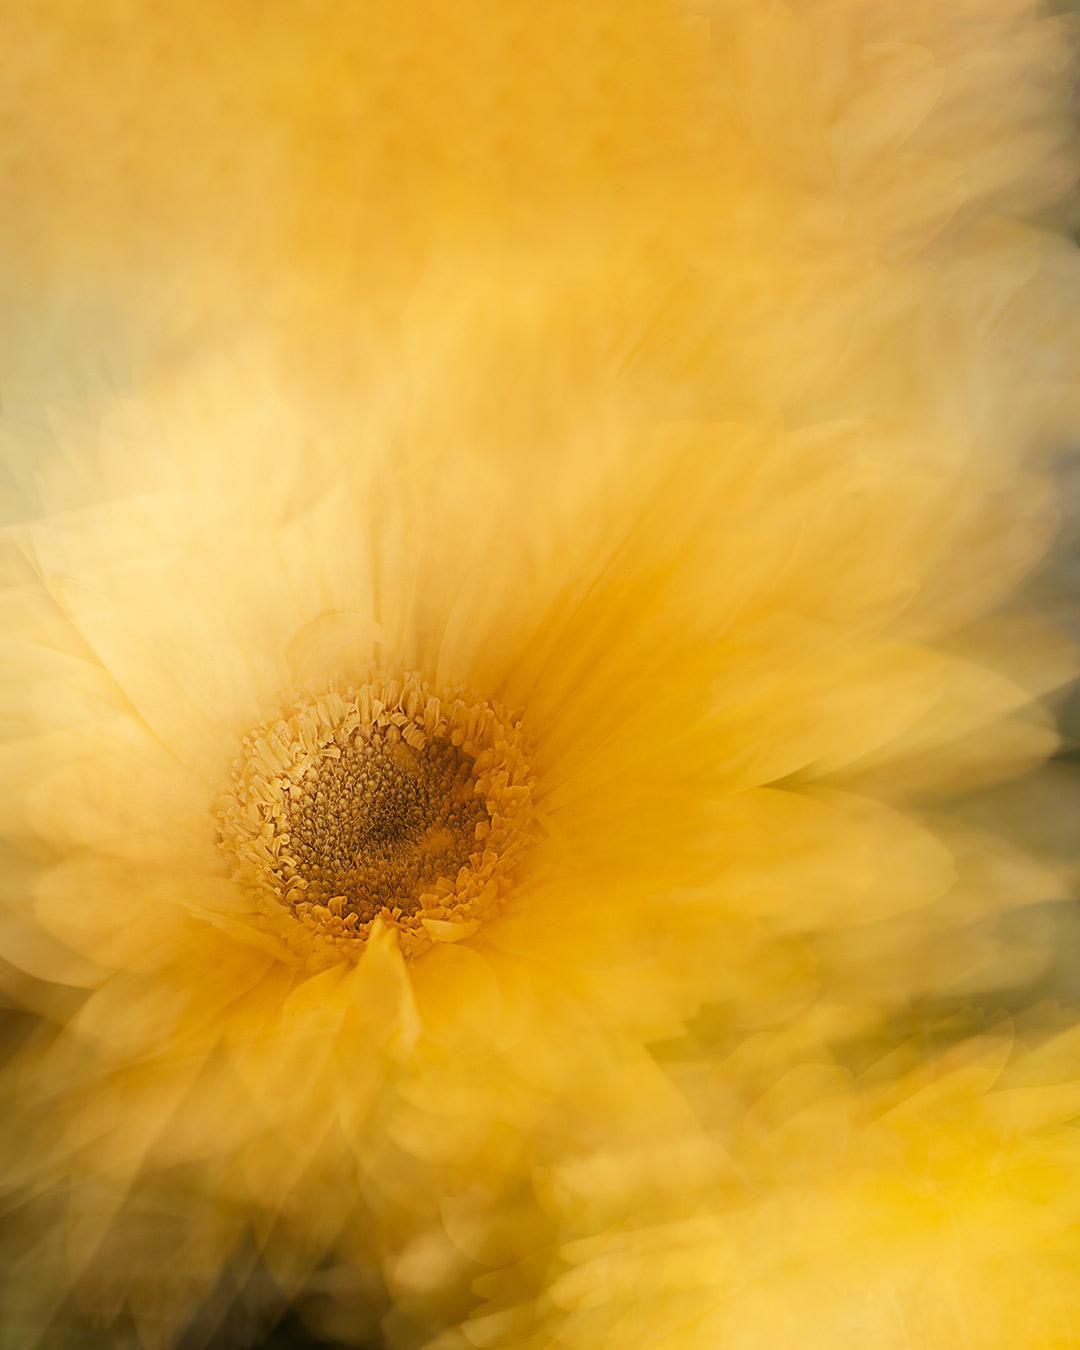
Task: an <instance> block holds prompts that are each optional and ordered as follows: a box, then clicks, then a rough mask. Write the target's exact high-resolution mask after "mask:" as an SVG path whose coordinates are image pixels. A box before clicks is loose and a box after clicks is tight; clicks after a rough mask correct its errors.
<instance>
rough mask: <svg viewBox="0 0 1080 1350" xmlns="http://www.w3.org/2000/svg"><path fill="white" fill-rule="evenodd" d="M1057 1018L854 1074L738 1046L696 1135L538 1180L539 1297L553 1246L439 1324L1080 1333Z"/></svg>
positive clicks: (1071, 1060) (1042, 1016)
mask: <svg viewBox="0 0 1080 1350" xmlns="http://www.w3.org/2000/svg"><path fill="white" fill-rule="evenodd" d="M1054 1020H1055V1014H1054V1013H1049V1014H1048V1013H1047V1010H1046V1009H1042V1010H1040V1011H1039V1013H1038V1014H1037V1015H1036V1016H1035V1017H1034V1018H1028V1019H1027V1021H1028V1026H1027V1027H1026V1028H1025V1032H1026V1034H1024V1033H1023V1032H1022V1033H1021V1034H1016V1032H1014V1028H1013V1026H1012V1025H1011V1023H1010V1022H1009V1020H1008V1019H999V1020H997V1021H996V1022H995V1023H992V1024H991V1025H989V1026H987V1027H986V1028H984V1029H983V1030H982V1031H981V1032H978V1033H975V1034H973V1029H972V1028H971V1026H970V1025H969V1026H968V1027H966V1028H964V1029H963V1030H964V1031H965V1032H966V1034H965V1035H964V1036H963V1038H962V1039H961V1038H960V1034H959V1033H960V1031H961V1028H959V1027H957V1026H952V1027H946V1026H945V1025H944V1024H942V1025H940V1026H939V1027H937V1028H935V1031H936V1032H937V1033H938V1035H941V1036H943V1037H944V1038H945V1039H946V1040H954V1041H955V1043H954V1044H953V1045H952V1046H951V1047H950V1048H949V1049H947V1050H945V1051H939V1052H937V1053H934V1052H930V1053H928V1046H927V1038H926V1037H925V1036H924V1035H920V1036H919V1037H918V1038H917V1039H916V1040H914V1041H908V1042H906V1043H901V1044H900V1045H899V1046H897V1048H896V1050H894V1051H893V1053H892V1054H891V1055H889V1056H888V1057H886V1058H883V1059H881V1060H878V1061H877V1062H876V1063H874V1064H873V1065H871V1066H870V1067H869V1068H867V1069H865V1070H863V1071H862V1072H860V1073H858V1074H857V1075H856V1076H854V1077H852V1075H851V1073H850V1072H848V1071H845V1069H844V1068H843V1067H841V1065H839V1064H838V1063H835V1062H833V1063H831V1064H830V1063H826V1062H824V1059H823V1058H820V1057H817V1056H815V1057H811V1058H807V1059H804V1060H803V1062H802V1063H797V1064H795V1065H793V1066H791V1067H788V1068H786V1069H781V1067H780V1065H779V1063H778V1061H777V1059H776V1058H775V1051H776V1049H777V1045H776V1043H775V1041H774V1043H773V1044H772V1045H767V1044H762V1041H761V1040H759V1042H758V1044H757V1045H756V1046H755V1047H754V1053H753V1054H751V1053H749V1047H748V1046H747V1047H743V1049H742V1050H741V1051H739V1052H736V1053H735V1054H733V1055H731V1056H729V1057H726V1058H724V1057H720V1062H718V1063H715V1064H714V1065H713V1067H712V1068H711V1070H709V1071H708V1072H707V1073H703V1074H702V1075H701V1077H700V1081H699V1083H698V1091H697V1093H696V1094H695V1095H696V1106H697V1108H698V1111H699V1112H700V1118H701V1120H702V1128H701V1129H700V1130H699V1131H698V1132H697V1133H694V1132H689V1131H688V1132H686V1133H684V1134H683V1135H682V1136H681V1137H678V1138H675V1137H673V1138H672V1139H670V1140H668V1141H667V1142H666V1145H665V1146H664V1147H662V1148H660V1147H653V1148H651V1149H648V1150H636V1151H633V1152H631V1151H626V1152H623V1153H618V1152H614V1153H612V1152H608V1153H603V1154H598V1155H596V1156H594V1157H592V1158H582V1159H578V1160H576V1161H575V1162H574V1163H573V1164H572V1165H570V1166H562V1167H556V1168H553V1169H550V1170H548V1171H546V1172H545V1173H544V1174H543V1175H542V1176H541V1177H540V1178H539V1181H538V1188H537V1189H538V1195H539V1200H540V1204H541V1206H542V1207H543V1209H544V1210H545V1211H546V1213H547V1216H548V1219H549V1222H550V1224H551V1228H552V1230H553V1231H557V1232H558V1233H559V1235H560V1239H561V1240H560V1242H559V1245H558V1247H557V1248H554V1249H552V1250H551V1251H550V1256H549V1264H548V1267H547V1270H546V1272H545V1275H546V1279H545V1280H543V1281H541V1284H542V1289H541V1290H540V1292H539V1293H538V1294H537V1295H536V1296H535V1297H534V1298H533V1299H532V1300H531V1301H524V1300H523V1299H522V1294H523V1292H524V1291H525V1290H526V1289H527V1288H528V1279H529V1277H530V1276H532V1278H533V1280H534V1281H535V1272H536V1271H537V1269H538V1264H537V1262H536V1260H535V1259H534V1260H533V1262H532V1263H531V1269H530V1268H529V1267H527V1266H526V1265H525V1263H522V1264H521V1266H520V1267H519V1268H517V1269H514V1270H509V1269H508V1270H504V1271H501V1272H498V1273H493V1274H489V1275H488V1276H486V1277H485V1278H484V1279H482V1280H481V1281H478V1287H479V1288H480V1289H481V1290H482V1292H483V1293H484V1294H485V1295H486V1296H487V1299H488V1303H487V1304H486V1306H485V1307H483V1308H482V1309H481V1310H480V1311H479V1312H478V1313H477V1314H476V1315H474V1317H473V1318H472V1320H471V1321H470V1322H469V1323H467V1324H466V1326H465V1334H462V1333H460V1332H457V1333H448V1334H447V1335H446V1336H444V1337H443V1338H441V1339H440V1340H439V1342H438V1344H439V1345H440V1346H443V1347H449V1346H451V1345H462V1346H464V1345H474V1346H501V1345H511V1344H512V1345H528V1346H529V1347H535V1348H536V1350H539V1347H542V1346H546V1345H558V1346H560V1347H561V1346H567V1347H576V1346H579V1345H580V1346H586V1345H595V1344H597V1343H598V1341H602V1342H603V1344H605V1345H612V1346H619V1347H625V1346H635V1347H636V1346H642V1345H649V1346H657V1347H675V1346H678V1347H680V1350H682V1348H683V1347H685V1348H686V1350H695V1347H697V1346H715V1345H717V1344H722V1345H729V1346H732V1347H739V1348H740V1350H741V1348H742V1347H744V1346H754V1347H763V1348H767V1350H772V1347H774V1346H775V1347H780V1346H786V1345H791V1344H792V1343H793V1342H796V1343H798V1344H801V1345H807V1346H813V1347H817V1346H823V1347H824V1346H838V1345H843V1346H847V1345H853V1346H854V1345H861V1346H873V1347H875V1348H877V1347H881V1348H882V1350H886V1348H889V1347H893V1346H911V1345H917V1346H920V1347H926V1348H927V1350H937V1347H939V1346H940V1347H945V1346H953V1345H957V1344H961V1345H965V1344H966V1345H972V1346H978V1347H979V1348H980V1350H984V1347H985V1348H987V1350H989V1348H990V1347H995V1348H996V1347H1006V1346H1010V1347H1011V1346H1025V1347H1034V1346H1038V1347H1049V1346H1054V1347H1058V1346H1070V1345H1075V1344H1076V1342H1077V1336H1078V1333H1080V1308H1078V1306H1077V1263H1078V1260H1080V1248H1078V1245H1077V1240H1076V1216H1077V1212H1078V1205H1080V1195H1078V1192H1077V1166H1076V1165H1077V1156H1078V1142H1080V1140H1078V1135H1077V1131H1076V1129H1075V1125H1071V1124H1069V1122H1071V1121H1074V1120H1075V1116H1076V1110H1077V1084H1076V1077H1075V1075H1076V1062H1077V1061H1076V1055H1077V1034H1076V1028H1075V1025H1073V1026H1070V1027H1068V1028H1067V1029H1064V1030H1063V1029H1062V1028H1061V1026H1060V1024H1059V1026H1058V1027H1057V1028H1053V1021H1054ZM1016 1031H1017V1032H1019V1031H1020V1028H1019V1027H1018V1028H1017V1029H1016ZM1033 1031H1034V1032H1035V1035H1034V1037H1033V1036H1032V1034H1031V1033H1032V1032H1033ZM777 1039H778V1038H777ZM770 1060H772V1064H771V1066H770V1067H771V1069H772V1070H773V1071H774V1072H776V1071H777V1070H779V1073H778V1076H777V1077H776V1078H775V1081H773V1082H772V1084H771V1085H770V1087H769V1088H768V1090H767V1091H765V1092H763V1093H761V1094H760V1095H757V1096H756V1097H755V1099H754V1100H752V1101H749V1100H748V1099H747V1093H748V1090H749V1091H750V1092H751V1093H752V1092H753V1087H752V1078H753V1076H754V1075H756V1074H762V1072H763V1070H764V1072H765V1073H766V1074H767V1073H768V1071H769V1070H768V1069H767V1068H766V1066H767V1065H769V1064H770ZM698 1067H699V1068H700V1069H703V1068H704V1066H703V1065H700V1066H698ZM676 1189H677V1192H678V1194H677V1196H676V1194H675V1191H676Z"/></svg>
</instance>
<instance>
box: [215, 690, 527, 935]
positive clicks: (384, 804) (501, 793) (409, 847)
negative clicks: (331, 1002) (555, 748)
mask: <svg viewBox="0 0 1080 1350" xmlns="http://www.w3.org/2000/svg"><path fill="white" fill-rule="evenodd" d="M531 797H532V780H531V778H530V776H529V770H528V764H527V761H526V759H525V755H524V751H523V738H522V733H521V729H520V727H519V726H516V725H514V724H512V723H511V722H510V721H509V720H508V719H507V717H506V715H505V713H504V712H503V710H502V709H499V708H497V707H496V706H493V705H491V704H489V703H486V702H483V701H480V700H477V699H473V698H470V697H469V696H468V695H467V694H466V693H465V691H463V690H460V689H455V690H452V691H450V693H449V695H448V696H445V697H437V696H436V695H434V694H433V693H432V692H431V690H430V689H429V687H428V686H427V685H426V684H424V683H423V682H422V681H421V680H420V678H419V677H418V676H415V675H409V676H406V677H404V678H395V677H394V676H393V675H380V676H376V677H374V678H373V679H372V680H371V681H369V682H368V683H367V684H364V685H362V686H361V687H360V688H359V689H352V688H349V689H347V690H344V691H337V690H330V691H328V692H327V693H325V694H323V695H319V696H310V695H300V696H298V697H297V698H296V699H294V700H292V701H291V703H290V704H289V706H287V707H286V708H284V709H282V710H281V712H280V714H278V715H276V716H272V717H271V718H269V719H268V720H267V721H266V722H264V723H262V724H260V725H259V726H258V727H256V728H255V730H254V731H252V732H251V734H250V735H249V736H247V737H246V738H245V739H244V754H243V756H242V757H241V758H240V759H238V760H237V761H236V762H235V763H234V766H233V785H232V790H231V791H230V792H229V793H227V794H225V796H223V797H222V798H221V800H220V802H219V819H220V822H221V837H222V843H223V846H224V847H225V848H226V849H227V850H228V851H229V853H230V854H231V855H232V856H233V858H234V861H235V875H236V879H237V880H239V881H241V882H243V883H244V884H245V885H247V886H248V887H249V888H251V889H252V890H253V891H254V892H255V893H256V894H257V895H258V896H259V897H260V899H261V900H262V902H263V906H262V907H263V910H264V913H268V917H271V918H272V917H273V916H274V913H275V911H276V912H277V914H279V915H280V914H281V913H282V912H283V911H288V912H289V913H291V915H292V916H294V918H298V919H300V920H302V921H303V923H304V924H305V926H306V927H307V928H308V929H311V930H314V931H315V932H317V933H318V934H319V937H320V940H321V941H322V942H323V943H324V944H325V943H326V942H329V943H330V944H331V945H333V946H342V945H344V946H346V947H355V946H356V944H357V942H358V941H359V942H362V941H363V939H364V938H366V937H367V935H368V933H369V932H370V928H371V925H372V924H373V923H374V922H375V921H376V920H381V921H382V922H383V923H385V924H387V925H389V926H391V927H394V928H396V929H397V930H398V931H399V938H400V940H401V942H402V945H403V947H404V949H405V950H406V951H407V952H409V953H411V954H414V955H415V954H418V953H419V952H421V951H423V950H425V949H426V948H427V947H429V946H430V945H431V944H432V943H433V942H436V941H453V940H455V939H457V938H459V937H464V936H467V935H468V934H469V933H472V932H474V931H475V930H476V928H477V927H478V926H479V924H480V922H481V921H482V920H483V919H484V918H486V917H488V915H490V914H491V913H493V912H494V911H495V910H496V909H497V908H498V906H499V902H500V900H501V897H502V896H503V895H504V894H505V892H506V890H507V889H508V886H509V884H510V874H511V871H512V869H513V867H514V865H515V862H516V860H517V859H518V857H519V855H520V853H521V851H522V849H523V848H524V847H525V846H526V845H527V843H528V842H529V838H530V832H531V824H532V805H531ZM267 902H269V906H270V908H269V911H268V910H267Z"/></svg>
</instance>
